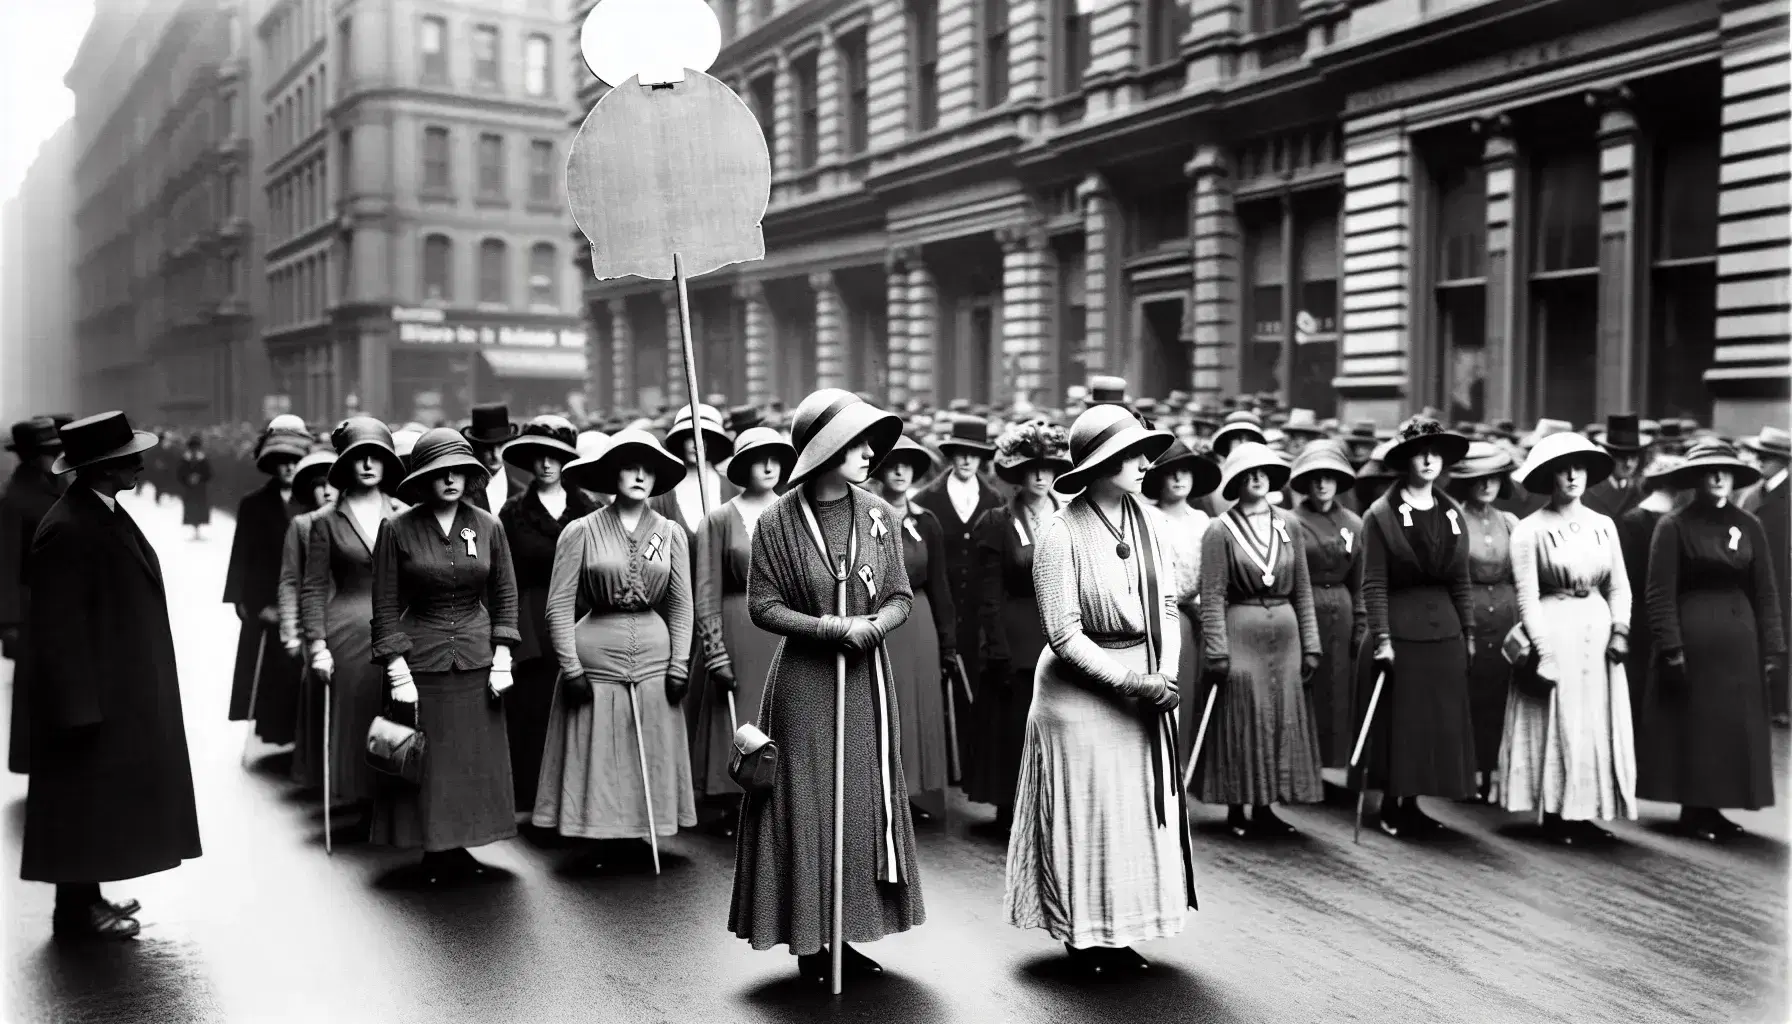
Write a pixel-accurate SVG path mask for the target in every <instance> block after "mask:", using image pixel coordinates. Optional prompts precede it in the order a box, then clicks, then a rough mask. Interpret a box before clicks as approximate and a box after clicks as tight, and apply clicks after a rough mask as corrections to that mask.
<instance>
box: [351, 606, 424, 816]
mask: <svg viewBox="0 0 1792 1024" xmlns="http://www.w3.org/2000/svg"><path fill="white" fill-rule="evenodd" d="M324 621H325V628H326V629H327V630H328V632H329V639H328V643H329V648H330V659H331V661H332V662H334V668H333V670H332V673H331V676H330V789H331V790H332V791H333V793H334V799H335V800H336V801H337V802H338V803H351V804H352V803H359V802H360V801H363V800H371V799H373V795H374V790H375V788H376V787H377V786H378V785H379V784H380V783H381V781H382V780H383V779H384V778H385V776H383V775H381V774H380V773H379V772H378V771H375V770H374V768H373V766H372V765H370V764H368V763H367V729H368V727H369V726H371V725H373V720H374V718H375V717H376V716H378V715H379V713H380V709H381V708H382V707H384V706H385V703H386V673H385V670H384V668H382V667H381V666H380V665H377V664H375V663H374V661H373V626H372V621H373V595H372V592H371V591H367V590H361V591H358V592H350V591H342V590H339V591H337V592H336V594H335V596H333V597H331V598H330V605H329V609H328V612H327V614H326V616H325V620H324ZM430 742H431V744H432V746H433V744H434V742H435V741H434V738H433V737H432V738H431V740H430Z"/></svg>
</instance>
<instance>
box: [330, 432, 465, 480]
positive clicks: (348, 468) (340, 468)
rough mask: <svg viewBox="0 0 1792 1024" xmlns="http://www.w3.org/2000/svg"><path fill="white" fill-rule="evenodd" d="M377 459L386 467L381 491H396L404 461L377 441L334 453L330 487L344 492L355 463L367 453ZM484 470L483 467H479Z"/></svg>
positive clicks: (353, 471)
mask: <svg viewBox="0 0 1792 1024" xmlns="http://www.w3.org/2000/svg"><path fill="white" fill-rule="evenodd" d="M369 452H371V453H373V454H374V455H376V456H378V457H379V460H380V462H381V463H382V464H383V465H384V466H385V467H386V473H385V475H384V476H382V477H381V478H380V485H381V487H382V489H390V490H396V489H397V487H398V486H400V485H401V484H400V481H403V480H404V479H405V471H404V460H403V459H401V458H399V457H398V451H397V450H396V449H393V448H388V447H387V446H385V445H383V444H381V443H379V442H378V441H356V442H355V443H354V444H351V445H349V446H348V447H347V448H344V449H343V450H341V451H339V452H337V453H336V461H335V462H332V463H331V464H330V470H329V477H328V479H329V481H330V486H331V487H334V488H336V489H337V490H339V491H346V490H348V487H349V485H350V484H352V483H354V479H355V462H356V461H357V460H358V459H359V458H360V457H361V456H362V455H365V454H367V453H369ZM479 468H481V469H484V468H485V467H484V466H481V467H479Z"/></svg>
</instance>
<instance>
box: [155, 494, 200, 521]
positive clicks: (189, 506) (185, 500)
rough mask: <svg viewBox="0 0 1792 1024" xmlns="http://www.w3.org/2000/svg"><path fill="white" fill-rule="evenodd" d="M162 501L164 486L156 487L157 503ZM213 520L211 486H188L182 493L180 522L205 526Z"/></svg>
mask: <svg viewBox="0 0 1792 1024" xmlns="http://www.w3.org/2000/svg"><path fill="white" fill-rule="evenodd" d="M161 501H162V488H160V487H157V488H156V503H157V504H158V505H159V504H161ZM211 521H212V499H211V494H210V488H207V487H204V486H200V487H193V488H188V489H187V490H185V491H184V492H183V493H182V494H181V511H180V524H181V525H182V526H205V525H207V524H208V523H210V522H211Z"/></svg>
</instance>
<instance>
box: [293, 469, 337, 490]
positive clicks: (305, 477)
mask: <svg viewBox="0 0 1792 1024" xmlns="http://www.w3.org/2000/svg"><path fill="white" fill-rule="evenodd" d="M335 468H336V463H334V462H329V463H324V462H320V463H317V464H316V465H312V466H306V467H305V468H304V469H301V470H299V471H298V472H297V473H294V474H293V475H292V485H293V488H294V489H295V490H300V491H302V490H304V489H305V488H307V487H316V486H317V485H318V484H320V483H328V484H329V485H330V486H332V487H335V488H336V489H337V490H341V489H342V488H341V487H339V486H337V484H336V481H334V480H331V479H330V471H331V470H332V469H335Z"/></svg>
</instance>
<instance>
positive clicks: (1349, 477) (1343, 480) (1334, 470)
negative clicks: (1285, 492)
mask: <svg viewBox="0 0 1792 1024" xmlns="http://www.w3.org/2000/svg"><path fill="white" fill-rule="evenodd" d="M1327 473H1330V474H1331V475H1332V476H1335V477H1337V478H1338V481H1339V482H1338V489H1339V490H1344V489H1346V488H1349V487H1354V486H1355V485H1356V480H1357V476H1356V471H1355V470H1353V469H1352V470H1347V469H1345V468H1343V467H1342V466H1338V465H1335V464H1332V463H1327V464H1325V465H1321V466H1309V467H1307V468H1306V469H1303V470H1301V471H1300V472H1299V473H1296V472H1294V467H1292V466H1290V467H1288V485H1287V486H1288V489H1289V490H1291V491H1294V492H1295V493H1296V494H1304V493H1306V486H1307V482H1308V481H1309V480H1311V479H1313V478H1314V477H1318V476H1323V475H1325V474H1327Z"/></svg>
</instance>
